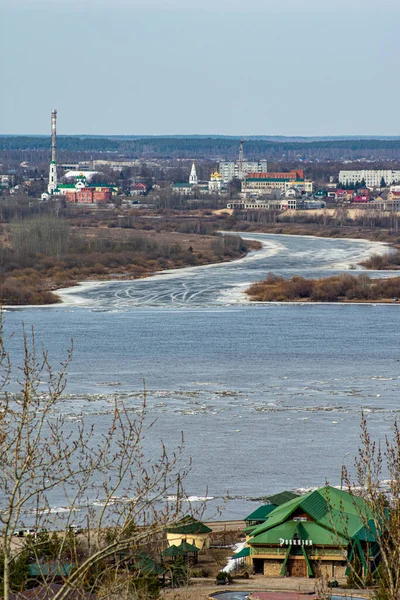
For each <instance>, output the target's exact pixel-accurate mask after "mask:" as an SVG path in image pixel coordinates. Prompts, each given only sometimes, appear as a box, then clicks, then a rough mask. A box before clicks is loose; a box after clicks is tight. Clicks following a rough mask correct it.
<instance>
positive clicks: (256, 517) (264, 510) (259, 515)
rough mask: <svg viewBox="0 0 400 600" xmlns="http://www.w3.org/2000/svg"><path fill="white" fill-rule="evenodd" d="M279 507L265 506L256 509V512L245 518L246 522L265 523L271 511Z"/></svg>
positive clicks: (273, 505)
mask: <svg viewBox="0 0 400 600" xmlns="http://www.w3.org/2000/svg"><path fill="white" fill-rule="evenodd" d="M276 507H277V505H276V504H263V505H262V506H259V507H258V508H256V510H255V511H253V512H252V513H250V514H249V515H248V516H247V517H245V518H244V520H245V521H265V520H266V519H267V517H268V515H269V513H270V512H271V511H273V510H274V509H275V508H276Z"/></svg>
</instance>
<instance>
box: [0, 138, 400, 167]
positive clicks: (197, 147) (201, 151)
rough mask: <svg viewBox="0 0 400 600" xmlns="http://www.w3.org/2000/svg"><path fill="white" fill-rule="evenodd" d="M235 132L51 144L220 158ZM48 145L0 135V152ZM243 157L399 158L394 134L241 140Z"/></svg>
mask: <svg viewBox="0 0 400 600" xmlns="http://www.w3.org/2000/svg"><path fill="white" fill-rule="evenodd" d="M238 146H239V138H231V137H201V136H192V137H186V138H185V137H182V138H180V137H148V138H140V137H139V138H135V139H133V138H132V139H129V138H124V137H91V136H82V137H80V136H58V137H57V148H58V151H59V152H60V157H61V156H63V155H64V156H66V154H67V153H68V154H70V153H78V154H79V155H80V156H82V155H86V158H88V155H90V156H91V157H93V158H100V157H103V158H104V154H107V158H112V157H111V156H110V153H111V154H115V155H116V156H124V157H129V158H164V159H176V158H197V159H211V160H220V159H223V158H226V159H233V158H236V157H237V155H238ZM49 150H50V138H49V137H46V136H0V152H1V153H2V154H3V156H4V154H5V153H7V152H15V151H18V152H23V151H28V152H38V153H39V154H40V153H43V152H46V151H49ZM244 150H245V156H246V158H248V159H256V158H262V157H266V158H269V159H270V160H276V161H286V160H287V161H292V160H339V161H340V160H359V159H367V160H399V159H400V139H376V138H375V139H374V138H372V139H365V138H362V139H353V138H350V139H330V140H326V139H320V140H315V139H313V138H310V140H309V141H307V140H304V139H300V140H297V141H293V140H292V139H290V138H288V139H287V140H285V138H283V140H264V139H258V138H249V139H248V140H245V146H244Z"/></svg>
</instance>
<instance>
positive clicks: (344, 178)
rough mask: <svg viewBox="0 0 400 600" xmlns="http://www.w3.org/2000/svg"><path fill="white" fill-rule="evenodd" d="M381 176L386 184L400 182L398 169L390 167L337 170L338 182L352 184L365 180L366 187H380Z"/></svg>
mask: <svg viewBox="0 0 400 600" xmlns="http://www.w3.org/2000/svg"><path fill="white" fill-rule="evenodd" d="M382 178H383V179H384V181H385V184H386V185H392V183H396V182H400V171H394V170H392V169H386V170H385V169H382V170H378V169H377V170H372V169H371V170H369V169H359V170H354V171H339V183H341V184H344V185H354V184H357V183H361V182H362V181H365V185H366V186H367V187H380V186H381V181H382Z"/></svg>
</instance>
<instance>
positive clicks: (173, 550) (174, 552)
mask: <svg viewBox="0 0 400 600" xmlns="http://www.w3.org/2000/svg"><path fill="white" fill-rule="evenodd" d="M189 552H196V553H197V552H199V549H198V548H197V546H194V545H193V544H188V543H187V542H185V541H183V542H181V543H180V544H179V546H176V545H175V544H173V545H172V546H169V547H168V548H166V549H165V550H164V551H163V552H162V556H184V555H185V554H188V553H189Z"/></svg>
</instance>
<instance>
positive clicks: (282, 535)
mask: <svg viewBox="0 0 400 600" xmlns="http://www.w3.org/2000/svg"><path fill="white" fill-rule="evenodd" d="M260 508H261V507H260ZM255 513H256V514H257V511H255ZM252 514H254V513H252ZM251 516H252V515H249V517H251ZM249 517H247V518H249ZM371 519H372V514H371V512H370V510H369V508H368V506H367V505H366V503H365V502H364V501H363V500H362V499H361V498H359V497H355V496H352V495H351V494H349V493H348V492H346V491H344V490H338V489H336V488H333V487H330V486H326V487H323V488H320V489H318V490H314V491H312V492H309V493H307V494H304V495H303V496H298V497H297V496H295V497H294V498H292V499H291V500H288V501H287V502H284V503H283V504H281V505H280V506H276V507H275V508H274V509H273V510H271V511H270V512H269V513H268V514H267V516H266V519H265V520H264V522H262V523H260V524H259V525H256V526H253V527H247V528H246V534H247V547H248V548H249V549H250V553H249V556H248V557H247V559H246V560H247V563H248V565H249V566H250V565H251V566H252V567H253V571H254V572H255V573H259V574H264V575H267V576H273V577H276V576H279V575H280V576H292V577H315V576H317V575H319V574H320V573H321V572H322V573H324V575H326V576H327V577H328V578H329V579H338V580H339V579H341V578H344V577H345V575H346V574H347V573H346V571H347V568H348V562H349V561H351V560H352V559H353V558H355V556H358V559H359V560H360V563H361V565H362V568H363V569H364V573H366V572H367V571H368V569H371V570H372V571H373V570H374V568H375V566H376V564H377V560H378V547H377V545H376V543H375V539H374V536H373V535H372V533H371V530H372V528H371V527H370V526H367V527H366V524H367V523H368V521H370V520H371ZM246 520H247V519H246ZM370 523H371V521H370Z"/></svg>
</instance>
